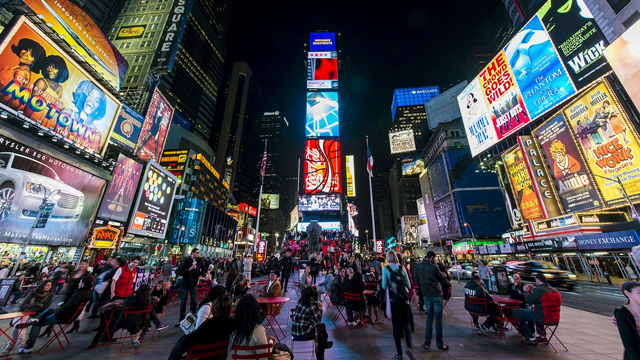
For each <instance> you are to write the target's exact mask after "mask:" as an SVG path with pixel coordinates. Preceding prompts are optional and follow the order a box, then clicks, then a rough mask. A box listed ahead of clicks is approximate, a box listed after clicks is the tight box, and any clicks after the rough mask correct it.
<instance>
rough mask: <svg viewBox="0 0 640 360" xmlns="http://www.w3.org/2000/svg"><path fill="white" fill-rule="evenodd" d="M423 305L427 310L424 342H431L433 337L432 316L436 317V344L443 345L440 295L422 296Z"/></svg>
mask: <svg viewBox="0 0 640 360" xmlns="http://www.w3.org/2000/svg"><path fill="white" fill-rule="evenodd" d="M424 307H425V310H426V312H427V329H426V330H425V332H424V342H425V343H427V344H430V343H431V338H432V337H433V332H432V331H433V318H434V315H435V319H436V346H437V347H440V346H442V345H443V342H442V297H430V296H425V297H424Z"/></svg>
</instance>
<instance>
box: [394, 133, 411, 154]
mask: <svg viewBox="0 0 640 360" xmlns="http://www.w3.org/2000/svg"><path fill="white" fill-rule="evenodd" d="M389 144H390V146H391V153H392V154H400V153H405V152H410V151H416V140H415V138H414V136H413V130H411V129H409V130H402V131H395V132H390V133H389Z"/></svg>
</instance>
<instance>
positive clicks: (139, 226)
mask: <svg viewBox="0 0 640 360" xmlns="http://www.w3.org/2000/svg"><path fill="white" fill-rule="evenodd" d="M177 181H178V180H177V179H176V178H175V177H174V176H173V175H171V173H169V172H168V171H167V170H165V169H163V168H162V166H160V165H159V164H158V163H156V162H154V161H149V164H148V165H147V169H146V172H145V177H144V180H143V182H142V188H141V189H140V190H139V191H138V200H137V202H136V206H135V208H134V209H135V210H134V213H133V214H134V216H133V221H131V222H130V224H129V234H136V235H143V236H148V237H154V238H159V239H163V238H164V236H165V233H166V231H167V222H168V220H169V216H170V215H171V206H172V205H173V197H174V195H175V193H176V183H177Z"/></svg>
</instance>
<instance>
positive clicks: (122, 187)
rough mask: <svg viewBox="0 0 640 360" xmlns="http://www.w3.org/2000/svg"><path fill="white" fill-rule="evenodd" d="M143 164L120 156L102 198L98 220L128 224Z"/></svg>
mask: <svg viewBox="0 0 640 360" xmlns="http://www.w3.org/2000/svg"><path fill="white" fill-rule="evenodd" d="M142 168H143V166H142V164H140V163H139V162H137V161H135V160H133V159H130V158H128V157H127V156H125V155H123V154H120V156H118V162H117V163H116V166H115V167H114V168H113V172H112V173H111V174H112V178H111V182H110V183H109V185H108V186H107V190H105V192H104V195H103V197H102V203H101V204H100V209H99V210H98V218H101V219H107V220H112V221H118V222H126V221H127V219H128V218H129V213H130V212H131V205H132V204H133V198H134V196H135V194H136V189H137V188H138V183H139V182H140V176H141V175H142Z"/></svg>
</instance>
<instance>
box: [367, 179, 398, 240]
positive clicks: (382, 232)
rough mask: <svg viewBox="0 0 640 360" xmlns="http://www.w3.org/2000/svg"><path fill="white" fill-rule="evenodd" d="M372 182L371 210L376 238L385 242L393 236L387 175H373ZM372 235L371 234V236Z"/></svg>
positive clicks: (393, 227)
mask: <svg viewBox="0 0 640 360" xmlns="http://www.w3.org/2000/svg"><path fill="white" fill-rule="evenodd" d="M371 180H372V184H371V187H372V192H373V208H374V216H375V224H376V237H377V238H378V239H383V240H387V239H389V238H391V237H392V236H395V233H396V230H395V222H394V221H393V213H392V210H391V193H390V192H389V173H388V172H382V173H378V174H375V176H374V177H373V179H371ZM372 235H373V234H372Z"/></svg>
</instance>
